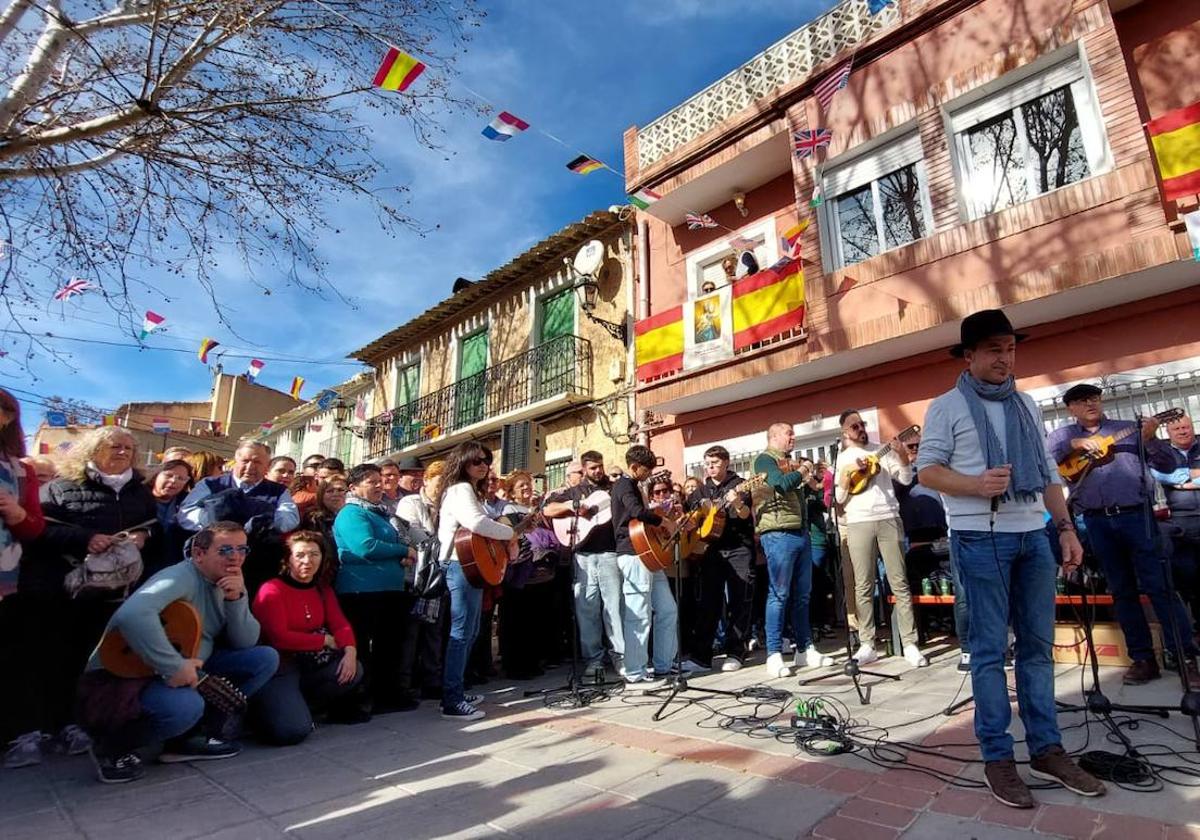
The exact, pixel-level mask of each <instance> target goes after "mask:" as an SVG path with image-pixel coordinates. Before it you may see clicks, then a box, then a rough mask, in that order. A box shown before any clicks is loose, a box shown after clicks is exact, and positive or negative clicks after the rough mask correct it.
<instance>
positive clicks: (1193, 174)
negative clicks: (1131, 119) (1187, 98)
mask: <svg viewBox="0 0 1200 840" xmlns="http://www.w3.org/2000/svg"><path fill="white" fill-rule="evenodd" d="M1146 131H1147V133H1148V134H1149V135H1150V145H1152V146H1153V147H1154V157H1155V158H1156V159H1157V160H1158V174H1159V176H1160V177H1161V178H1162V185H1163V197H1164V198H1166V199H1167V201H1175V200H1177V199H1180V198H1186V197H1187V196H1190V195H1196V194H1198V193H1200V102H1196V103H1194V104H1192V105H1188V106H1187V107H1186V108H1179V109H1178V110H1175V111H1171V112H1169V113H1166V114H1163V115H1162V116H1161V117H1158V118H1156V119H1153V120H1150V122H1148V123H1146Z"/></svg>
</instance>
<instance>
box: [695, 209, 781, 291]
mask: <svg viewBox="0 0 1200 840" xmlns="http://www.w3.org/2000/svg"><path fill="white" fill-rule="evenodd" d="M737 238H742V239H745V240H748V241H749V242H750V243H752V244H753V247H752V248H751V249H750V250H751V251H753V253H754V259H755V260H756V261H757V262H758V265H759V267H760V268H766V267H767V266H769V265H772V264H773V263H774V262H775V261H776V260H778V259H779V246H778V245H777V244H776V243H777V240H778V238H779V237H778V236H777V235H776V233H775V223H774V219H768V220H766V221H764V222H763V223H761V224H758V225H755V226H753V227H749V228H744V229H742V230H740V231H738V232H737V233H731V234H729V237H728V239H726V240H725V241H723V242H718V243H715V244H713V245H710V246H708V247H707V248H702V249H700V250H698V251H694V252H692V253H691V254H689V255H688V257H687V261H686V265H687V276H688V298H689V300H690V299H691V298H694V297H697V296H698V295H700V294H701V291H700V290H701V289H702V288H703V287H704V284H705V283H706V282H710V281H711V282H712V283H715V284H716V285H717V286H723V285H725V282H726V279H725V268H724V266H722V264H721V263H722V262H724V260H725V258H726V257H729V256H731V255H733V254H734V253H735V251H734V249H733V248H732V247H731V246H730V245H729V241H730V240H732V239H737Z"/></svg>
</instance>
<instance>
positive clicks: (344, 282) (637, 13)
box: [0, 0, 833, 431]
mask: <svg viewBox="0 0 1200 840" xmlns="http://www.w3.org/2000/svg"><path fill="white" fill-rule="evenodd" d="M482 5H483V6H484V8H485V9H486V10H487V17H486V18H485V20H484V22H483V26H482V27H481V28H480V29H478V30H477V31H476V32H475V35H474V39H473V41H472V43H471V44H470V46H469V49H468V52H467V54H466V55H465V56H464V58H463V59H462V60H461V62H460V65H459V78H460V79H461V80H462V82H463V83H465V84H466V85H468V86H469V87H470V88H471V89H473V90H475V91H477V92H479V93H480V94H482V95H484V96H486V97H487V98H488V99H489V100H491V101H492V102H494V103H496V104H497V105H499V106H500V107H502V108H504V109H507V110H509V111H512V112H513V113H515V114H517V115H518V116H520V117H522V118H523V119H526V120H528V121H529V122H531V123H533V124H535V125H537V126H540V127H542V128H544V129H545V130H547V131H548V132H550V133H551V134H554V135H555V136H557V137H560V138H562V139H563V140H564V141H566V142H568V143H570V144H572V145H573V146H576V147H578V148H580V149H582V150H584V151H586V152H588V153H589V154H592V155H593V156H596V157H599V158H601V159H602V160H604V161H606V162H608V163H609V164H610V165H612V166H613V167H614V168H615V169H617V170H619V171H620V170H623V158H622V139H621V138H622V133H623V132H624V130H625V129H626V128H627V127H629V126H630V125H642V124H645V123H647V122H649V121H651V120H652V119H654V118H655V117H657V116H658V115H660V114H661V113H663V112H664V111H666V110H669V109H670V108H672V107H673V106H675V105H676V104H678V103H680V102H682V101H683V100H684V99H686V98H687V97H688V96H690V95H692V94H693V93H695V92H696V91H698V90H700V89H701V88H703V87H705V86H706V85H708V84H709V83H711V82H713V81H715V80H716V79H718V78H720V77H721V76H722V75H724V74H725V73H727V72H729V71H730V70H732V69H733V68H734V67H736V66H738V65H739V64H741V63H742V62H744V61H746V60H747V59H749V58H750V57H751V56H753V55H755V54H756V53H758V52H759V51H761V50H762V49H764V48H766V47H767V46H769V45H770V44H772V43H774V42H775V41H776V40H778V39H779V38H781V37H783V36H784V35H786V34H787V33H789V32H790V31H792V30H793V29H795V28H796V27H798V26H800V25H801V24H803V23H805V22H807V21H809V20H811V19H813V18H814V17H816V16H817V15H818V14H819V13H820V12H822V11H824V10H825V9H827V8H828V7H830V6H831V5H833V0H793V2H783V1H782V0H774V1H773V2H766V1H765V0H708V2H703V1H702V0H609V2H606V3H600V4H591V3H589V4H583V3H578V2H565V1H564V0H553V1H551V0H532V1H531V2H530V1H528V0H507V1H506V2H491V3H488V2H487V0H482ZM416 84H417V85H418V86H419V85H420V84H421V81H420V80H418V82H417V83H416ZM360 112H361V114H362V120H363V122H364V123H366V124H369V125H371V126H372V128H373V130H374V133H375V148H376V153H377V156H378V157H379V159H380V160H381V161H382V162H383V163H384V164H385V167H386V169H385V172H384V173H383V175H382V176H381V177H380V179H379V183H380V185H381V186H382V185H395V184H404V185H407V187H408V190H409V192H408V200H409V204H408V205H407V207H405V209H406V211H407V212H409V213H410V214H411V215H412V216H414V217H415V218H416V219H417V220H419V221H420V222H421V223H422V224H423V225H424V226H425V227H426V228H428V229H431V232H430V233H428V234H427V235H425V236H419V235H417V234H415V233H407V232H405V233H401V234H400V235H398V236H389V235H388V234H386V233H385V232H384V231H383V230H382V229H381V228H380V226H379V224H378V222H377V221H376V220H375V217H374V213H373V211H372V210H371V209H370V207H369V206H367V205H366V203H363V204H361V205H360V204H355V203H351V202H341V203H338V204H331V206H330V207H329V208H328V211H327V212H328V216H329V219H330V221H331V225H332V227H334V228H337V229H339V230H340V233H334V232H333V231H332V230H330V231H327V232H325V233H323V234H322V235H321V236H320V238H319V240H318V241H316V242H314V243H313V245H314V246H315V248H316V250H317V251H318V253H319V254H320V255H321V256H322V257H323V258H324V259H325V260H326V262H327V263H328V271H327V275H328V278H329V281H330V283H332V284H333V285H335V286H336V287H337V289H338V290H339V292H340V293H341V294H343V295H345V296H346V297H347V298H349V299H350V300H351V302H352V304H353V305H352V306H348V305H346V304H344V303H342V302H341V301H338V300H337V299H336V298H334V297H329V296H327V297H326V299H324V300H322V299H320V298H317V297H314V296H312V295H311V294H306V293H304V292H301V291H299V290H296V289H294V288H290V287H287V286H284V285H283V283H282V280H278V279H276V278H275V277H274V275H273V272H272V270H271V269H270V268H267V267H255V268H254V269H253V272H254V276H255V279H256V281H257V282H259V283H262V284H264V285H266V286H268V287H270V288H271V289H272V294H271V295H270V296H269V297H265V296H263V294H262V292H261V291H259V290H257V289H254V288H252V287H251V284H250V283H249V282H248V280H247V278H246V267H245V266H244V265H243V264H242V263H241V262H240V261H239V260H237V259H236V258H232V257H231V258H230V259H229V261H228V262H227V263H221V264H220V265H219V266H218V268H217V272H216V273H217V275H218V278H219V295H220V299H221V301H222V303H223V309H224V310H225V313H226V315H227V317H228V318H229V319H230V320H231V321H232V322H233V324H234V325H235V328H236V329H237V333H238V335H236V336H235V335H233V334H230V333H229V332H228V331H226V330H225V329H223V328H221V327H219V326H217V324H216V319H215V318H214V317H213V315H212V312H211V307H210V306H209V304H208V303H207V301H206V300H205V299H204V297H203V294H202V293H201V292H200V291H199V290H198V289H197V288H193V287H192V286H190V285H189V284H188V283H187V281H186V280H183V279H180V278H174V277H172V278H166V277H164V278H162V279H161V281H160V282H161V285H162V287H163V288H166V289H168V290H169V292H170V295H171V302H169V303H162V302H161V300H156V299H154V298H153V297H152V296H151V295H148V294H147V295H145V299H144V300H142V299H140V298H139V299H138V304H139V307H141V306H142V305H143V304H144V306H145V307H146V308H153V309H155V310H156V311H158V312H160V313H161V314H163V315H165V316H166V317H167V319H168V326H169V330H168V331H167V332H165V333H164V334H163V335H161V336H157V337H152V338H151V339H150V340H149V341H148V344H149V345H151V347H174V348H183V349H188V350H190V352H189V353H172V352H162V351H156V350H153V349H149V350H144V351H143V350H139V349H138V348H137V347H136V346H128V347H105V346H97V345H86V344H70V343H61V344H60V345H56V346H60V347H61V349H62V351H64V352H65V353H67V354H68V355H69V356H70V358H71V363H72V365H73V367H68V366H67V365H64V364H62V363H60V362H55V361H52V360H50V359H48V358H41V359H37V360H35V361H34V362H33V364H32V366H31V367H30V368H29V369H28V370H26V369H24V368H23V366H22V365H21V364H19V363H18V362H17V361H16V360H15V359H14V358H12V357H11V356H10V357H8V358H5V359H0V382H4V383H6V384H7V385H9V386H11V387H13V388H15V389H22V390H23V391H25V392H31V393H36V394H41V395H49V394H58V395H62V396H67V397H74V398H77V399H82V400H84V401H86V402H88V403H91V404H92V405H95V406H97V407H101V408H111V407H115V406H116V405H118V404H120V403H123V402H128V401H139V400H202V399H206V398H207V396H208V390H209V385H210V377H209V373H208V371H207V369H206V368H205V367H204V366H203V365H201V364H200V363H199V361H197V359H196V357H195V350H196V347H197V345H198V344H199V341H200V339H201V338H203V337H204V336H206V335H207V336H212V337H213V338H216V339H217V340H218V341H220V342H221V344H222V347H223V348H225V349H229V352H230V353H240V352H245V353H252V354H258V355H263V356H285V357H292V358H304V359H320V360H336V359H341V358H343V357H344V356H345V354H346V353H348V352H349V351H351V350H353V349H355V348H357V347H360V346H362V345H364V344H366V343H367V342H369V341H370V340H371V339H373V338H375V337H377V336H379V335H382V334H383V333H385V332H387V331H388V330H390V329H392V328H394V327H396V326H398V325H399V324H401V323H404V322H405V321H407V320H409V319H410V318H412V317H414V316H415V315H417V314H419V313H420V312H421V311H423V310H424V309H426V308H428V307H429V306H431V305H433V304H435V303H437V302H438V301H440V300H442V299H443V298H445V297H446V296H447V295H448V294H449V293H450V286H451V284H452V283H453V282H454V279H455V278H456V277H460V276H462V277H469V278H477V277H479V276H481V275H483V274H486V273H487V272H488V271H489V270H491V269H493V268H495V267H497V266H499V265H502V264H504V263H505V262H507V261H508V260H510V259H511V258H512V257H514V256H516V255H517V254H519V253H520V252H522V251H523V250H525V249H526V248H528V247H530V246H531V245H533V244H534V243H536V242H537V241H539V240H540V239H542V238H544V237H545V236H547V235H549V234H551V233H553V232H555V231H557V230H559V229H560V228H562V227H563V226H565V225H567V224H570V223H571V222H572V221H575V220H577V219H579V218H581V217H582V216H584V215H586V214H587V213H589V212H591V211H593V210H596V209H601V208H604V207H607V206H609V205H611V204H615V203H621V202H623V201H624V189H623V182H622V180H621V179H619V178H617V177H615V176H613V175H611V174H609V173H605V172H596V173H593V174H591V175H588V176H586V177H580V176H577V175H574V174H572V173H570V172H569V171H567V170H566V168H565V164H566V162H567V161H568V160H570V158H572V157H573V156H574V153H573V152H571V151H569V150H567V149H564V148H562V147H561V146H558V145H556V144H555V143H553V142H552V141H551V140H549V139H547V138H546V137H544V136H542V135H539V134H537V133H535V132H534V131H532V130H531V131H528V132H526V133H525V134H524V135H522V136H519V137H517V138H514V139H513V140H510V141H509V142H507V143H496V142H489V141H487V140H485V139H483V138H482V137H481V136H480V134H479V131H480V129H481V128H482V127H483V125H484V124H485V122H486V121H487V118H477V117H474V116H471V115H462V114H445V115H443V116H442V117H441V123H442V126H443V129H444V133H443V135H442V137H441V139H440V144H441V148H440V149H439V150H436V151H433V150H429V149H426V148H424V147H422V146H419V145H417V144H416V143H414V142H413V141H412V139H411V132H410V131H409V130H408V128H407V126H404V127H402V130H399V131H394V132H393V131H391V130H390V129H392V128H393V126H390V125H387V124H382V123H380V121H379V120H380V118H379V116H378V115H377V114H376V113H375V112H374V111H371V110H369V109H367V108H362V109H361V111H360ZM37 325H38V326H39V327H41V328H42V329H43V330H49V331H55V332H61V333H65V334H68V335H74V336H86V337H89V338H94V339H103V340H113V341H118V342H120V341H129V339H128V337H127V336H123V335H122V334H121V333H120V331H119V330H118V328H117V327H116V325H115V323H114V321H113V319H112V316H111V314H106V313H105V312H104V311H103V310H102V309H101V307H100V306H99V305H98V304H97V302H96V301H89V300H88V299H87V298H86V296H85V297H84V298H76V299H75V300H74V301H71V302H69V303H68V304H65V305H62V304H52V305H50V306H49V307H48V308H47V309H46V310H45V311H43V312H42V313H41V314H39V316H38V322H37ZM239 336H240V337H239ZM9 349H12V348H11V347H10V348H9ZM244 364H245V363H244V361H241V360H231V361H229V362H228V363H227V369H228V370H230V371H233V372H240V370H241V369H242V366H243V365H244ZM360 369H361V368H358V367H356V366H354V365H347V364H312V363H304V364H300V363H295V364H293V363H288V362H283V361H268V363H267V366H266V368H265V370H264V371H263V374H262V376H261V378H260V382H262V383H264V384H266V385H269V386H271V387H275V388H280V389H282V390H286V389H287V387H288V385H289V383H290V381H291V378H292V376H294V375H300V376H303V377H304V378H305V379H306V380H307V385H306V387H305V391H304V394H305V396H308V397H310V396H312V395H314V394H316V393H317V391H318V390H319V389H320V388H322V387H324V386H327V385H332V384H336V383H337V382H340V381H342V380H343V379H345V378H347V377H349V376H350V375H352V374H353V373H355V372H356V371H357V370H360ZM18 396H21V397H25V400H24V413H25V418H26V420H25V425H26V429H27V431H29V430H31V429H32V428H35V427H36V425H37V422H38V421H39V420H40V418H41V414H42V411H43V409H42V407H41V406H40V405H39V404H38V401H37V400H36V399H35V398H32V397H28V396H26V395H25V394H18Z"/></svg>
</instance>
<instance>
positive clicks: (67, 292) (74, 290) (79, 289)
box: [54, 277, 92, 300]
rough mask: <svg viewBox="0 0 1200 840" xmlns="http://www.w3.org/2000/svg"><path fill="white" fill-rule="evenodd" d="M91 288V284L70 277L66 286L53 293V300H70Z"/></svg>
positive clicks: (81, 279)
mask: <svg viewBox="0 0 1200 840" xmlns="http://www.w3.org/2000/svg"><path fill="white" fill-rule="evenodd" d="M90 288H92V284H91V282H89V281H87V280H84V279H83V278H81V277H72V278H71V279H70V280H68V281H67V283H66V285H65V286H63V287H62V288H61V289H59V290H58V291H57V292H55V293H54V299H55V300H70V299H71V298H73V297H75V295H81V294H83V293H84V292H86V291H87V290H88V289H90Z"/></svg>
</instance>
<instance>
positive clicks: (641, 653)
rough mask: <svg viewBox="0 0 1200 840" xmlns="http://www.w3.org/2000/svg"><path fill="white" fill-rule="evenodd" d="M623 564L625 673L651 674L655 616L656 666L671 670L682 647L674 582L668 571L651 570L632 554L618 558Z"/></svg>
mask: <svg viewBox="0 0 1200 840" xmlns="http://www.w3.org/2000/svg"><path fill="white" fill-rule="evenodd" d="M617 563H618V564H619V565H620V568H621V578H622V592H623V593H624V595H625V606H624V608H623V610H622V612H623V613H624V624H625V677H626V678H627V679H635V680H636V679H639V678H641V677H648V676H650V675H649V674H647V673H646V664H647V660H648V658H649V654H648V652H647V647H648V645H649V644H650V627H651V623H650V622H651V617H652V616H653V621H654V625H653V626H654V670H655V672H657V673H659V674H666V673H668V672H670V670H671V668H672V667H673V665H674V663H675V653H676V652H677V651H678V650H679V637H678V635H677V633H676V626H675V622H676V620H677V618H678V615H679V607H678V606H677V605H676V604H675V596H674V595H672V594H671V585H670V584H669V583H668V582H667V575H666V573H665V572H654V573H653V574H651V572H650V570H649V569H647V568H646V567H645V566H644V565H643V564H642V561H641V560H639V559H638V558H637V557H634V556H633V555H631V554H622V555H620V556H619V557H618V558H617Z"/></svg>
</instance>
